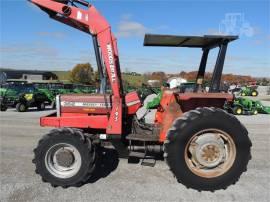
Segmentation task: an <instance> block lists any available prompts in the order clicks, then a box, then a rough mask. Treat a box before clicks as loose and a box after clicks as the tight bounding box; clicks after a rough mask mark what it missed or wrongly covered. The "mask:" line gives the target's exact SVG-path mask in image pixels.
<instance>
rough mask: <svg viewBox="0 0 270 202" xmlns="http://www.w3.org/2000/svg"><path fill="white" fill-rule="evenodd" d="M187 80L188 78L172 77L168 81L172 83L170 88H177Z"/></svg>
mask: <svg viewBox="0 0 270 202" xmlns="http://www.w3.org/2000/svg"><path fill="white" fill-rule="evenodd" d="M186 82H187V80H186V79H183V78H181V77H171V78H169V79H168V81H167V83H169V84H170V88H176V87H177V86H180V85H181V84H182V83H186Z"/></svg>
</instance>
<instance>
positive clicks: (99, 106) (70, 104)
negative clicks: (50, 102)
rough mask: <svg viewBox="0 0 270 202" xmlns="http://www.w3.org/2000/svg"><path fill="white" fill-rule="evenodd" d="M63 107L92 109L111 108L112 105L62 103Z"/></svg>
mask: <svg viewBox="0 0 270 202" xmlns="http://www.w3.org/2000/svg"><path fill="white" fill-rule="evenodd" d="M61 106H63V107H91V108H106V107H111V104H110V103H107V104H105V103H89V102H69V101H62V102H61Z"/></svg>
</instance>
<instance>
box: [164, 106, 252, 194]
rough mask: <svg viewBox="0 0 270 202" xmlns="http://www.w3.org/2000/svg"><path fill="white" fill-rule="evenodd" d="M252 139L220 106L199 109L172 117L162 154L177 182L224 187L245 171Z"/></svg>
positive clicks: (207, 187)
mask: <svg viewBox="0 0 270 202" xmlns="http://www.w3.org/2000/svg"><path fill="white" fill-rule="evenodd" d="M250 147H251V141H250V140H249V138H248V132H247V130H246V128H245V127H244V126H243V125H242V124H241V123H240V122H239V121H238V120H237V119H236V118H235V117H234V116H233V115H230V114H228V113H227V112H225V111H223V110H221V109H215V108H198V109H196V110H192V111H189V112H187V113H185V114H184V115H183V116H182V117H180V118H178V119H177V120H175V122H174V123H173V126H172V128H171V129H170V130H169V131H168V133H167V140H166V142H165V144H164V156H165V158H166V161H167V164H168V165H169V167H170V169H171V171H172V172H173V174H174V175H175V177H176V178H177V180H178V181H179V182H181V183H182V184H184V185H185V186H186V187H188V188H193V189H197V190H199V191H201V190H205V191H215V190H218V189H226V188H227V187H228V186H229V185H231V184H234V183H236V182H237V181H238V179H239V177H240V175H241V174H242V173H243V172H244V171H246V169H247V164H248V161H249V160H250V158H251V154H250Z"/></svg>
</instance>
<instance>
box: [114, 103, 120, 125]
mask: <svg viewBox="0 0 270 202" xmlns="http://www.w3.org/2000/svg"><path fill="white" fill-rule="evenodd" d="M118 115H119V112H118V106H116V108H115V113H114V121H115V122H117V121H118Z"/></svg>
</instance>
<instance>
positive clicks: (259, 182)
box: [0, 102, 270, 202]
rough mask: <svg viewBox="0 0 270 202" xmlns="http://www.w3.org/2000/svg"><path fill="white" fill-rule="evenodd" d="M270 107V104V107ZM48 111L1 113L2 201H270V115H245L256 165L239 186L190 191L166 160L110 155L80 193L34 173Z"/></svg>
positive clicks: (113, 152)
mask: <svg viewBox="0 0 270 202" xmlns="http://www.w3.org/2000/svg"><path fill="white" fill-rule="evenodd" d="M265 103H268V105H270V102H265ZM49 112H50V111H44V112H35V111H30V112H25V113H18V112H15V111H14V110H13V109H10V110H8V111H7V112H1V114H0V115H1V116H0V118H1V127H0V134H1V139H0V140H1V159H0V163H1V173H0V180H1V201H89V200H90V201H118V202H119V201H189V202H190V201H243V202H246V201H260V202H263V201H270V194H269V190H270V147H269V146H270V116H269V115H257V116H240V117H239V119H240V120H241V121H242V122H243V123H244V125H245V126H246V127H247V129H248V131H249V135H250V138H251V140H252V143H253V147H252V160H251V161H250V163H249V165H248V170H247V172H246V173H244V174H243V175H242V176H241V178H240V180H239V181H238V183H236V185H234V186H230V187H229V188H228V189H227V190H220V191H216V192H214V193H211V192H198V191H196V190H192V189H186V188H185V187H184V186H183V185H182V184H179V183H178V182H177V181H176V180H175V178H174V177H173V175H172V174H171V172H170V171H169V169H168V167H167V165H166V164H165V162H164V161H157V163H156V165H155V167H153V168H152V167H145V166H141V165H140V164H128V163H127V159H125V158H118V157H117V156H118V155H117V153H116V152H115V151H114V150H107V151H106V153H105V156H104V167H100V168H99V170H100V172H99V174H98V175H97V176H95V178H93V180H91V182H89V183H88V184H86V185H84V186H82V187H80V188H68V189H63V188H60V187H58V188H53V187H51V186H50V185H49V184H47V183H42V181H41V179H40V177H39V176H38V175H36V174H35V172H34V165H33V164H32V162H31V160H32V158H33V153H32V150H33V148H34V147H35V146H36V144H37V142H38V140H39V139H40V137H41V136H42V135H43V134H44V133H46V132H47V131H49V128H41V127H39V117H40V116H42V115H46V114H48V113H49Z"/></svg>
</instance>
